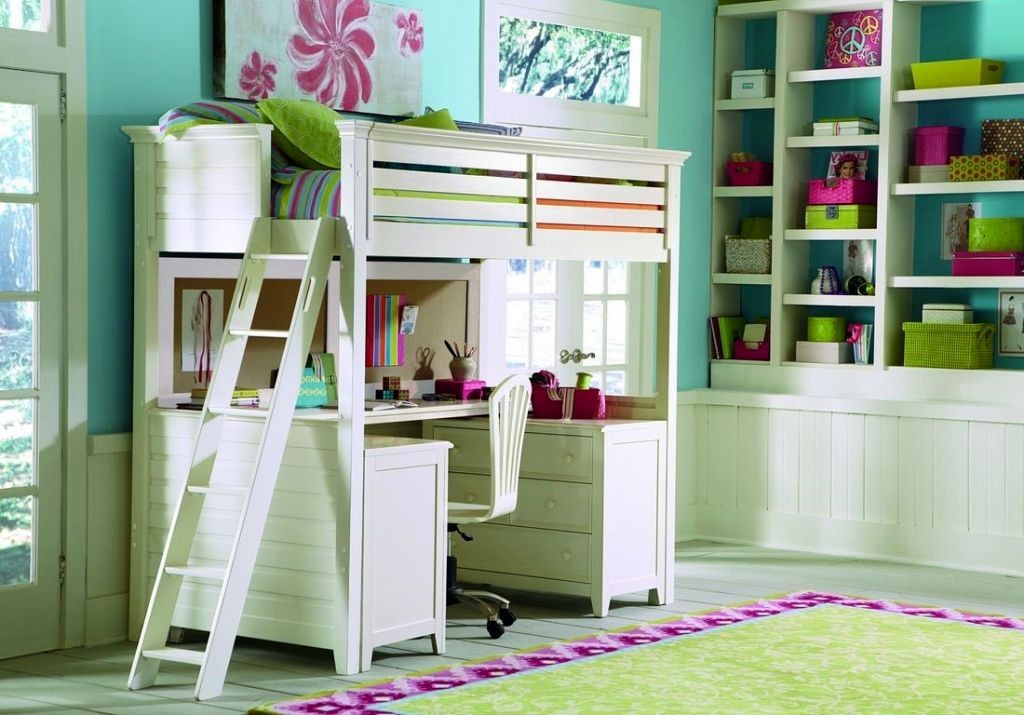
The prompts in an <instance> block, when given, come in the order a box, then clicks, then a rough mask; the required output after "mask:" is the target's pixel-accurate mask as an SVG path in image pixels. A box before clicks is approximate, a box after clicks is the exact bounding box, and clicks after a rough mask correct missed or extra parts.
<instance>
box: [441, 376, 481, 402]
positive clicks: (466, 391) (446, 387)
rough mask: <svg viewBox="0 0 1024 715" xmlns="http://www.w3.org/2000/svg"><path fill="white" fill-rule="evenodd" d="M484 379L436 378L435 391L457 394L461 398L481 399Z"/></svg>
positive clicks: (443, 393) (444, 393)
mask: <svg viewBox="0 0 1024 715" xmlns="http://www.w3.org/2000/svg"><path fill="white" fill-rule="evenodd" d="M485 384H486V383H484V381H483V380H449V379H447V378H442V379H439V380H434V392H437V393H440V394H442V395H455V397H456V399H459V400H479V399H480V393H481V392H482V391H483V389H484V385H485Z"/></svg>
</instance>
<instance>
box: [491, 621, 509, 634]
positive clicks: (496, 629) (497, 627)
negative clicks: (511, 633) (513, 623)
mask: <svg viewBox="0 0 1024 715" xmlns="http://www.w3.org/2000/svg"><path fill="white" fill-rule="evenodd" d="M487 633H488V634H490V636H491V638H501V637H502V636H503V635H505V626H503V625H501V624H500V623H498V622H497V621H487Z"/></svg>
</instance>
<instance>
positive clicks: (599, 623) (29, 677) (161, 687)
mask: <svg viewBox="0 0 1024 715" xmlns="http://www.w3.org/2000/svg"><path fill="white" fill-rule="evenodd" d="M811 589H813V590H819V591H830V592H835V593H844V594H849V595H864V596H872V597H879V598H889V599H895V600H902V601H906V602H911V603H920V604H936V605H943V606H949V607H952V608H961V609H967V610H975V611H983V612H991V613H1003V614H1007V615H1015V616H1021V615H1024V578H1015V577H1008V576H999V575H994V574H983V573H973V572H966V571H955V570H951V569H943V568H936V567H930V566H913V565H907V564H895V563H885V562H879V561H865V560H859V559H852V558H842V557H834V556H821V555H814V554H805V553H797V552H791V551H776V550H771V549H763V548H756V547H750V546H731V545H724V544H711V543H706V542H697V541H691V542H686V543H683V544H680V545H679V546H678V549H677V552H676V589H675V594H676V601H675V603H673V604H672V605H670V606H663V607H658V608H653V607H649V606H647V605H646V593H645V594H635V595H634V596H630V597H625V598H621V599H616V600H614V601H613V602H612V608H611V612H610V613H609V615H608V617H607V618H593V617H591V616H590V615H588V612H589V601H588V600H586V599H582V598H580V599H571V598H560V597H550V596H549V597H541V596H536V595H528V594H508V593H506V595H509V596H512V597H514V598H515V599H516V600H515V602H514V603H513V608H514V610H515V611H516V613H517V615H518V616H519V618H520V620H519V621H518V622H517V623H516V624H515V625H513V626H512V627H511V628H510V629H509V631H508V632H507V633H506V634H505V636H503V637H502V638H501V639H500V640H496V641H494V640H491V639H490V638H489V637H488V636H487V634H486V632H485V631H484V628H483V621H482V619H481V618H479V617H478V616H476V615H470V614H469V612H468V611H461V610H458V607H457V608H453V609H451V610H450V612H449V614H450V616H451V618H450V621H449V629H448V652H447V653H446V654H445V655H444V656H434V655H431V654H430V651H429V641H428V640H427V639H418V640H414V641H407V642H405V643H401V644H398V645H396V646H393V647H387V648H379V649H377V650H376V651H375V656H374V667H373V669H372V670H371V671H369V672H367V673H362V674H360V675H358V676H347V677H341V676H338V675H336V674H334V672H333V663H332V659H331V655H330V653H328V652H327V651H321V650H315V649H310V648H295V647H288V646H280V645H275V644H272V643H266V642H262V641H253V640H246V639H240V640H239V642H238V644H237V646H236V648H235V653H234V658H233V660H232V664H231V669H230V671H229V673H228V684H227V685H226V686H225V689H224V694H223V695H222V696H221V697H219V698H217V699H215V700H211V701H207V702H204V703H197V702H195V701H194V700H193V699H192V690H193V686H194V680H193V677H194V673H195V670H194V669H193V668H189V667H186V666H177V667H176V666H175V665H174V664H165V665H164V666H163V668H162V669H161V672H160V676H159V678H158V680H157V685H156V686H155V687H153V688H149V689H147V690H143V691H138V692H131V691H128V690H126V688H125V683H126V681H127V678H128V668H129V665H130V663H131V659H132V655H133V653H134V648H133V645H132V644H131V643H120V644H114V645H106V646H99V647H94V648H76V649H72V650H64V651H55V652H52V653H43V654H39V655H32V656H26V657H23V658H15V659H11V660H5V661H0V713H18V714H19V715H22V714H27V713H60V714H61V715H74V714H75V713H86V712H88V713H121V714H131V713H139V714H140V715H143V714H144V715H180V714H186V713H207V714H209V715H215V714H216V713H224V712H235V713H239V712H245V711H246V710H247V709H248V708H249V707H250V706H252V705H255V704H258V703H261V702H265V701H270V700H280V699H284V698H287V697H288V696H289V695H299V694H304V693H309V692H313V691H317V690H326V689H331V688H343V687H347V686H349V685H352V684H356V683H359V682H365V681H369V680H379V679H382V678H388V677H392V676H395V675H399V674H403V673H409V672H412V671H418V670H424V669H427V668H433V667H436V666H439V665H448V664H452V663H455V662H457V661H461V660H475V659H479V658H485V657H489V656H495V655H500V654H503V653H507V652H509V651H511V650H519V649H522V648H530V647H534V646H539V645H543V644H545V643H549V642H551V641H554V640H562V639H565V638H573V637H576V636H582V635H586V634H588V633H593V632H595V631H599V630H609V629H615V628H620V627H623V626H629V625H632V624H636V623H640V622H643V621H649V620H655V619H662V618H666V617H669V616H671V615H672V614H673V613H685V612H688V611H697V610H705V609H708V608H712V607H714V606H718V605H724V604H730V603H737V602H742V601H747V600H751V599H754V598H760V597H765V596H770V595H776V594H779V593H783V592H790V591H798V590H811Z"/></svg>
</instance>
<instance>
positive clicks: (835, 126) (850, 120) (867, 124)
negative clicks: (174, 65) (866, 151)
mask: <svg viewBox="0 0 1024 715" xmlns="http://www.w3.org/2000/svg"><path fill="white" fill-rule="evenodd" d="M812 133H813V135H814V136H816V137H829V136H850V135H856V134H877V133H878V122H876V121H875V120H874V119H871V118H869V117H823V118H821V119H819V120H817V121H816V122H814V123H813V125H812Z"/></svg>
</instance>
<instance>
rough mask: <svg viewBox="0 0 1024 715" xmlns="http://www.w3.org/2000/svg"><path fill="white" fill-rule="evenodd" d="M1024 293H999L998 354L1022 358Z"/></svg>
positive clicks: (1023, 354) (1023, 343)
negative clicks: (1023, 305)
mask: <svg viewBox="0 0 1024 715" xmlns="http://www.w3.org/2000/svg"><path fill="white" fill-rule="evenodd" d="M1022 304H1024V293H1013V292H1011V291H1005V290H1001V291H999V354H1000V355H1014V356H1016V357H1024V315H1022V313H1024V307H1022Z"/></svg>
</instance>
